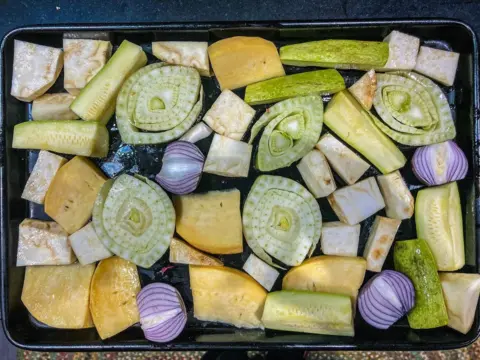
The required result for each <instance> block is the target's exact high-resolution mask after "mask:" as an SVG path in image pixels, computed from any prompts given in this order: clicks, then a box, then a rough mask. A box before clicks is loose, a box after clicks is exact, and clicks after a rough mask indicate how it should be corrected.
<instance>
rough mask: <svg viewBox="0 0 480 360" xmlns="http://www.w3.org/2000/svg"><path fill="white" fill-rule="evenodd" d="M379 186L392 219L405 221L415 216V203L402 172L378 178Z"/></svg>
mask: <svg viewBox="0 0 480 360" xmlns="http://www.w3.org/2000/svg"><path fill="white" fill-rule="evenodd" d="M377 181H378V185H379V187H380V191H381V193H382V195H383V200H385V212H386V213H387V216H388V217H390V218H392V219H398V220H404V219H409V218H411V217H412V215H413V210H414V207H415V205H414V201H413V196H412V193H411V192H410V190H409V189H408V187H407V184H406V183H405V180H403V177H402V175H400V172H399V171H398V170H397V171H394V172H393V173H390V174H388V175H380V176H377Z"/></svg>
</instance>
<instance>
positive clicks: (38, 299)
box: [22, 264, 95, 329]
mask: <svg viewBox="0 0 480 360" xmlns="http://www.w3.org/2000/svg"><path fill="white" fill-rule="evenodd" d="M94 271H95V265H86V266H82V265H80V264H73V265H66V266H65V265H64V266H27V268H26V270H25V281H24V283H23V290H22V302H23V304H24V305H25V307H26V308H27V309H28V311H29V312H30V314H32V316H33V317H34V318H35V319H37V320H38V321H41V322H42V323H44V324H45V325H48V326H51V327H54V328H60V329H83V328H89V327H93V322H92V318H91V316H90V310H89V307H88V299H89V296H90V282H91V280H92V276H93V272H94Z"/></svg>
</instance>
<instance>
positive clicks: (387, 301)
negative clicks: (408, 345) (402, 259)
mask: <svg viewBox="0 0 480 360" xmlns="http://www.w3.org/2000/svg"><path fill="white" fill-rule="evenodd" d="M414 305H415V289H414V288H413V284H412V282H411V281H410V279H409V278H408V277H406V276H405V275H403V274H402V273H399V272H397V271H393V270H384V271H382V272H381V273H379V274H377V275H375V276H374V277H372V278H371V279H370V280H369V281H368V282H367V283H366V284H365V286H364V287H363V288H362V289H361V290H360V294H359V296H358V309H359V311H360V314H362V317H363V319H364V320H365V321H366V322H367V323H368V324H370V325H372V326H373V327H376V328H378V329H388V328H389V327H390V326H392V325H393V324H394V323H395V322H397V321H398V320H399V319H400V318H402V317H403V316H404V315H406V314H407V313H408V312H409V311H410V310H411V309H412V308H413V306H414Z"/></svg>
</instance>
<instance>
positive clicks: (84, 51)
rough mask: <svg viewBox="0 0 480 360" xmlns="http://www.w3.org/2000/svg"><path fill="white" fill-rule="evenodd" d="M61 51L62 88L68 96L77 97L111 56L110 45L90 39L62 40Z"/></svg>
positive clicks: (109, 43) (107, 42)
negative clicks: (62, 65)
mask: <svg viewBox="0 0 480 360" xmlns="http://www.w3.org/2000/svg"><path fill="white" fill-rule="evenodd" d="M63 50H64V51H65V55H64V57H65V74H64V76H63V87H64V88H65V90H67V91H68V92H69V93H70V94H72V95H78V94H79V93H80V91H81V90H82V89H83V88H84V87H85V86H86V85H87V83H88V82H89V81H90V80H92V78H93V77H94V76H95V75H97V73H98V72H99V71H100V70H101V69H102V68H103V67H104V66H105V64H106V63H107V61H108V59H109V58H110V56H111V55H112V43H111V42H110V41H103V40H91V39H63Z"/></svg>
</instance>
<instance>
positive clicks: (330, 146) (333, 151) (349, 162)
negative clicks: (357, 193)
mask: <svg viewBox="0 0 480 360" xmlns="http://www.w3.org/2000/svg"><path fill="white" fill-rule="evenodd" d="M315 147H316V148H317V149H318V150H320V151H321V152H322V153H323V154H324V155H325V157H326V158H327V160H328V162H329V163H330V166H331V167H332V168H333V170H334V171H335V172H336V173H337V174H338V175H339V176H340V177H341V178H342V180H343V181H345V182H346V183H347V184H348V185H352V184H355V183H356V182H357V181H358V179H360V178H361V177H362V175H363V174H365V172H366V171H367V170H368V169H369V168H370V165H369V164H368V163H367V162H366V161H365V160H363V159H362V158H361V157H360V156H358V155H357V154H355V153H354V152H353V151H352V150H350V149H349V148H348V147H347V146H345V145H344V144H343V143H342V142H341V141H340V140H338V139H336V138H335V137H334V136H333V135H331V134H325V135H323V136H322V137H321V138H320V141H319V142H318V143H317V145H315Z"/></svg>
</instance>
